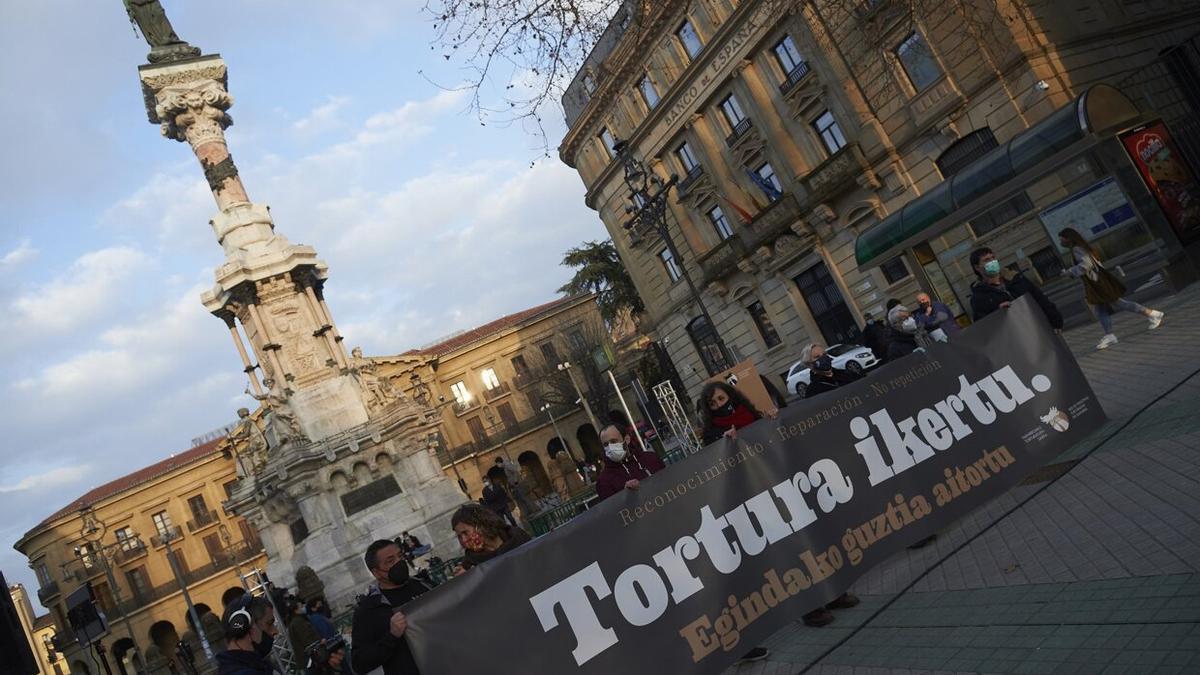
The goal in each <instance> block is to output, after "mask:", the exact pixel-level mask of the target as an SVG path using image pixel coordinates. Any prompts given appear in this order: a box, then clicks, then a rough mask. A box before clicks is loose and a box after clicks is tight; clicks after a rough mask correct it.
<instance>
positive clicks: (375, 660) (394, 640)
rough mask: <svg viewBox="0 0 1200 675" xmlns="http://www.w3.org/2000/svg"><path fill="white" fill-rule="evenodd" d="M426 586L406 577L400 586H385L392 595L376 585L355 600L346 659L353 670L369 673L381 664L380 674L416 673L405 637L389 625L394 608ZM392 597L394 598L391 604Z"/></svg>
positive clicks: (423, 590)
mask: <svg viewBox="0 0 1200 675" xmlns="http://www.w3.org/2000/svg"><path fill="white" fill-rule="evenodd" d="M402 564H403V563H402ZM426 590H428V587H427V586H425V584H423V583H421V582H420V581H418V580H417V579H409V580H408V581H407V582H405V583H404V585H403V586H401V587H400V588H396V589H389V590H388V594H390V595H392V596H393V598H392V599H389V598H388V596H387V595H384V592H383V591H381V590H380V589H379V586H378V585H376V586H372V587H371V590H370V591H369V592H368V593H367V594H366V595H364V596H363V597H362V599H360V600H359V601H358V606H356V607H355V608H354V626H353V628H351V633H350V643H351V645H352V646H351V648H350V661H351V665H352V666H353V667H354V672H356V673H369V672H371V671H372V670H374V669H375V668H379V667H382V668H383V673H384V675H419V673H420V671H419V670H417V662H416V661H414V660H413V655H412V651H411V650H410V649H409V647H408V638H407V637H399V638H398V637H396V636H394V635H392V633H391V629H390V627H391V622H392V614H393V613H394V610H396V609H399V608H400V606H401V605H403V604H404V603H406V602H408V601H409V600H412V599H413V598H415V597H417V596H419V595H421V594H422V593H424V592H425V591H426ZM396 596H398V597H396ZM393 600H396V602H395V603H394V604H393Z"/></svg>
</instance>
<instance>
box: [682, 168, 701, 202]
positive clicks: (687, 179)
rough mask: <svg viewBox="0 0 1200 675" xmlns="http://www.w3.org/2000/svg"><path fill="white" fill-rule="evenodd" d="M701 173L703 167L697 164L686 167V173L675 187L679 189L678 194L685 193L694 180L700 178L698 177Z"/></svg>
mask: <svg viewBox="0 0 1200 675" xmlns="http://www.w3.org/2000/svg"><path fill="white" fill-rule="evenodd" d="M703 175H704V167H703V166H700V165H699V164H697V165H696V166H693V167H692V168H690V169H688V172H687V175H686V176H684V177H683V180H681V181H679V185H677V186H676V189H677V190H679V194H680V195H686V194H687V191H688V190H690V189H691V187H692V186H693V185H695V184H696V181H698V180H700V177H701V176H703Z"/></svg>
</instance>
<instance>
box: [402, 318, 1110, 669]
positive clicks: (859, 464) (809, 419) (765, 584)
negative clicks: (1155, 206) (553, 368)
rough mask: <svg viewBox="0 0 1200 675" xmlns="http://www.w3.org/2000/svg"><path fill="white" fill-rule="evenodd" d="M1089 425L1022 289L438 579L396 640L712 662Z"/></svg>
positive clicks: (531, 663) (527, 663) (476, 657)
mask: <svg viewBox="0 0 1200 675" xmlns="http://www.w3.org/2000/svg"><path fill="white" fill-rule="evenodd" d="M1103 422H1104V413H1103V411H1102V410H1101V408H1100V404H1099V402H1098V401H1097V400H1096V397H1095V394H1093V392H1092V391H1091V388H1090V387H1089V386H1088V383H1087V381H1086V380H1085V379H1084V376H1083V373H1082V372H1080V370H1079V367H1078V365H1077V364H1076V362H1075V359H1074V357H1073V356H1072V355H1071V353H1070V352H1069V350H1068V349H1067V347H1066V345H1065V344H1064V343H1063V342H1062V340H1061V339H1060V338H1058V337H1057V336H1055V335H1053V334H1052V332H1051V331H1050V329H1049V327H1048V326H1047V324H1046V321H1045V318H1044V316H1043V314H1042V313H1041V311H1040V310H1039V309H1038V307H1037V305H1036V304H1034V303H1033V302H1031V301H1030V300H1029V298H1027V297H1023V298H1020V299H1019V300H1018V301H1017V302H1015V303H1014V304H1013V305H1012V306H1011V307H1010V308H1008V309H1007V310H1005V311H1002V312H997V313H996V314H994V315H993V316H990V317H988V318H987V319H985V320H983V321H982V322H979V323H977V324H976V325H974V326H973V327H971V328H970V329H968V330H967V331H964V333H963V334H962V335H961V336H960V337H958V338H956V339H955V341H954V342H952V343H950V344H937V345H934V346H933V347H932V348H931V349H930V350H929V351H927V352H924V353H915V354H913V355H911V356H908V357H905V358H902V359H899V360H897V361H895V362H893V363H889V364H887V365H886V366H884V367H882V368H880V369H878V370H877V371H875V372H873V373H871V374H870V375H869V376H868V377H867V378H865V379H864V380H862V381H860V382H857V383H855V384H853V385H849V386H846V387H843V388H841V389H839V390H837V391H835V392H832V393H828V394H824V395H823V396H820V397H817V398H814V399H806V400H804V401H801V402H799V403H797V404H795V405H791V406H788V407H787V408H785V409H784V410H783V411H781V413H780V415H779V417H778V419H776V420H761V421H759V422H756V423H755V424H752V425H750V426H748V427H746V428H744V429H742V430H740V431H739V432H738V437H737V439H736V440H731V439H722V440H721V441H718V442H716V443H714V444H712V445H710V446H708V447H706V448H704V449H702V450H701V451H700V452H698V453H696V454H695V455H692V456H691V457H689V458H687V459H686V460H684V461H682V462H678V463H676V464H673V465H671V466H669V467H667V468H666V469H665V470H663V471H661V472H659V473H658V474H656V475H654V476H653V477H651V478H649V479H647V480H645V481H643V482H642V484H641V487H640V489H639V490H636V491H631V490H626V491H624V492H622V493H620V494H618V495H616V496H614V497H612V498H610V499H608V500H607V501H605V502H604V503H603V504H601V505H600V506H598V507H597V508H594V509H591V510H589V511H587V512H586V513H584V514H582V515H580V516H579V517H577V518H576V519H575V520H573V521H571V522H570V523H569V524H567V525H566V526H564V527H562V528H560V529H558V530H555V531H553V532H551V533H549V534H547V535H545V536H542V537H539V538H538V539H536V540H534V541H533V542H531V543H529V544H526V545H525V546H522V547H520V548H518V549H516V550H514V551H512V552H510V553H508V554H506V555H504V556H503V557H500V558H497V559H495V560H492V561H489V562H488V563H485V564H483V565H480V566H478V567H476V568H474V569H472V570H470V571H469V572H467V573H466V574H464V575H463V576H462V577H460V578H457V579H454V580H452V581H450V582H448V583H447V584H445V585H443V586H441V587H439V588H437V589H435V590H434V591H432V592H430V593H428V594H426V595H425V596H423V597H421V598H419V599H417V600H416V601H414V602H413V603H411V604H410V605H409V606H407V607H406V608H405V611H406V612H407V613H408V615H409V624H408V636H407V637H408V640H409V643H410V644H411V646H412V649H413V652H414V654H415V656H416V658H417V662H418V663H419V664H420V667H421V670H422V672H429V673H470V672H504V673H554V674H559V673H605V674H608V673H614V672H619V673H631V674H636V673H653V674H654V675H661V674H662V673H683V672H687V673H719V672H721V671H722V670H723V669H724V668H726V667H727V666H729V665H730V664H732V663H734V662H735V661H736V660H737V659H738V657H739V656H740V655H741V654H743V653H745V652H746V651H748V650H749V649H750V648H752V647H754V646H756V645H758V644H760V643H761V642H762V641H763V640H765V639H766V638H767V637H769V636H770V635H771V634H772V633H774V632H775V631H777V630H778V629H779V628H781V627H783V626H785V625H787V624H788V623H789V622H792V621H796V620H798V619H799V618H800V617H801V616H802V615H803V614H804V613H806V612H808V611H810V610H812V609H815V608H816V607H819V606H821V605H824V604H825V603H828V602H829V601H831V600H833V599H834V598H836V597H837V596H839V595H840V594H841V593H842V592H844V591H845V590H846V589H847V588H848V587H849V586H850V584H851V583H853V582H854V580H855V579H857V578H858V577H860V576H862V574H863V573H864V572H866V571H867V570H869V569H870V568H872V567H874V566H876V565H878V564H880V563H882V562H883V561H885V560H887V558H888V557H889V556H891V555H893V554H895V553H896V552H898V551H900V550H902V549H903V548H904V547H906V546H908V545H909V544H912V543H913V542H915V541H918V540H920V539H923V538H925V537H927V536H929V535H931V534H933V533H935V532H937V531H938V530H940V529H942V528H945V527H946V526H948V525H949V524H951V523H952V522H954V521H955V520H956V519H958V518H960V517H962V516H963V515H965V514H967V513H969V512H970V511H972V510H973V509H975V508H978V507H979V506H980V505H982V504H984V503H985V502H987V501H988V500H990V499H992V498H994V497H996V496H997V495H1000V494H1002V493H1003V492H1005V491H1006V490H1008V489H1009V488H1010V487H1012V486H1013V485H1015V484H1017V483H1018V482H1019V481H1021V480H1022V479H1023V478H1024V477H1025V476H1027V475H1028V474H1030V473H1031V472H1033V471H1034V470H1035V469H1037V468H1038V467H1039V466H1041V465H1042V464H1044V463H1045V462H1046V461H1047V460H1050V459H1052V458H1053V457H1055V456H1057V455H1058V454H1060V453H1061V452H1063V451H1064V450H1066V449H1068V448H1070V447H1071V446H1072V445H1074V444H1075V443H1077V442H1079V441H1080V440H1082V439H1083V438H1085V437H1086V436H1087V435H1088V434H1089V433H1091V432H1092V431H1093V430H1095V429H1096V428H1097V427H1099V426H1100V425H1101V424H1102V423H1103ZM448 526H449V525H448V524H447V527H448ZM811 630H821V629H816V628H814V629H811Z"/></svg>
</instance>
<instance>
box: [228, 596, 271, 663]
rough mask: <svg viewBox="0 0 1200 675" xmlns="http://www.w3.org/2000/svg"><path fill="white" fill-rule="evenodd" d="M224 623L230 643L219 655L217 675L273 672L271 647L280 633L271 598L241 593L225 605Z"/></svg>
mask: <svg viewBox="0 0 1200 675" xmlns="http://www.w3.org/2000/svg"><path fill="white" fill-rule="evenodd" d="M221 623H222V625H223V626H224V628H225V639H226V641H227V643H226V644H227V645H228V646H227V647H226V649H225V651H223V652H221V653H219V654H217V656H216V661H217V673H218V675H270V673H272V672H273V668H272V665H271V659H270V656H271V646H272V644H273V643H274V640H275V636H276V635H278V634H279V628H278V627H277V626H276V625H275V610H274V608H272V607H271V603H270V601H269V600H267V599H266V598H264V597H254V596H251V595H249V594H246V595H242V596H241V597H239V598H238V599H236V600H234V601H233V602H230V603H229V605H228V606H227V607H225V611H224V612H223V616H222V617H221Z"/></svg>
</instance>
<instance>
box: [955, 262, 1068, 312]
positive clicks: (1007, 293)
mask: <svg viewBox="0 0 1200 675" xmlns="http://www.w3.org/2000/svg"><path fill="white" fill-rule="evenodd" d="M971 268H972V269H974V270H975V276H977V277H979V279H978V280H977V281H976V282H975V283H974V284H972V285H971V317H972V318H973V319H974V320H975V321H979V320H980V319H982V318H983V317H985V316H987V315H989V314H992V313H993V312H995V311H997V310H1000V309H1005V308H1007V307H1008V306H1009V305H1011V304H1012V303H1013V301H1015V300H1016V299H1017V298H1019V297H1021V296H1022V295H1029V296H1030V297H1032V298H1033V300H1034V302H1036V303H1037V304H1038V307H1040V308H1041V309H1042V313H1043V314H1045V315H1046V320H1047V321H1049V322H1050V327H1051V328H1053V329H1054V331H1055V332H1057V333H1061V332H1062V328H1063V317H1062V312H1060V311H1059V310H1058V307H1057V306H1056V305H1055V304H1054V303H1053V302H1051V301H1050V298H1047V297H1046V294H1045V293H1043V292H1042V289H1040V288H1038V287H1037V284H1035V283H1033V282H1032V281H1030V280H1029V279H1026V278H1025V275H1023V274H1021V273H1019V272H1017V273H1010V274H1009V275H1005V274H1004V273H1003V272H1004V270H1003V269H1002V268H1001V267H1000V261H999V260H997V259H996V254H995V253H993V252H992V249H990V248H987V247H986V246H985V247H981V248H977V249H975V250H974V251H971Z"/></svg>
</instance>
